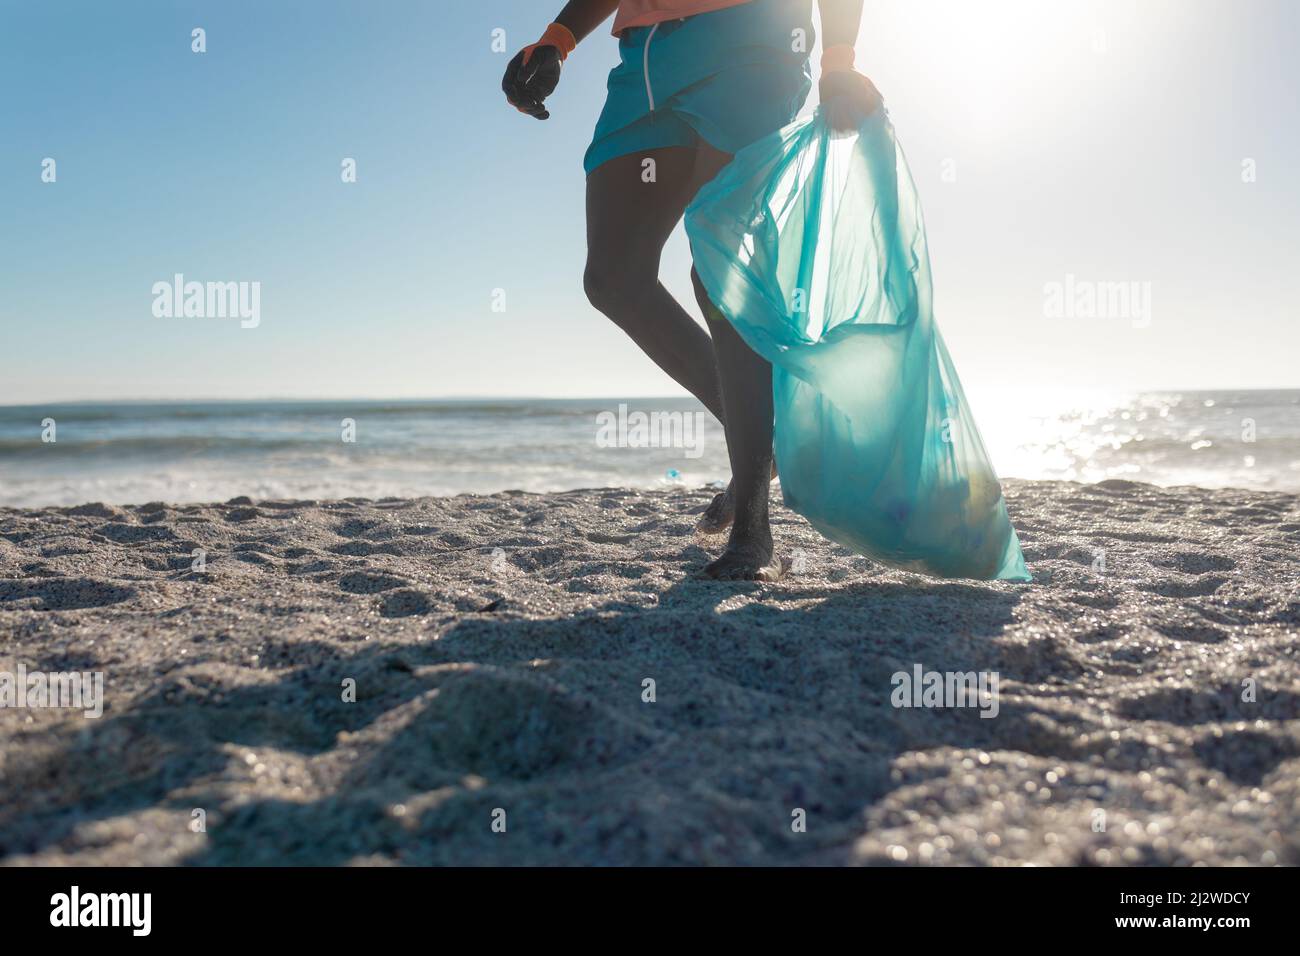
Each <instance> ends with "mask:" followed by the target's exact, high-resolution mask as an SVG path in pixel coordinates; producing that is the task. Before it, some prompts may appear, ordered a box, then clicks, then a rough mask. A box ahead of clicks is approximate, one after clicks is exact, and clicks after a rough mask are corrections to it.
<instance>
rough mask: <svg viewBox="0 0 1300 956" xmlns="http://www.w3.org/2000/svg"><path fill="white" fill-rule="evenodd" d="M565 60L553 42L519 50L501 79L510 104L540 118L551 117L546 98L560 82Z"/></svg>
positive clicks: (502, 87)
mask: <svg viewBox="0 0 1300 956" xmlns="http://www.w3.org/2000/svg"><path fill="white" fill-rule="evenodd" d="M561 62H562V61H561V57H560V51H559V49H558V48H557V47H554V46H551V45H550V44H545V45H540V46H539V45H537V44H533V45H532V46H526V47H524V48H523V49H522V50H520V51H519V52H518V53H516V54H515V58H514V59H513V60H511V61H510V65H509V66H507V67H506V75H505V76H504V77H503V78H502V80H501V89H502V90H504V91H505V94H506V99H507V100H508V101H509V102H510V105H511V106H513V107H514V108H515V109H517V110H519V112H521V113H527V114H528V115H529V116H536V117H537V118H538V119H539V120H544V119H548V118H549V117H550V115H551V114H550V112H549V111H548V110H547V109H546V107H545V106H543V105H542V102H543V101H544V100H545V99H546V98H547V97H548V96H550V95H551V94H552V93H554V92H555V87H556V84H558V83H559V82H560V63H561Z"/></svg>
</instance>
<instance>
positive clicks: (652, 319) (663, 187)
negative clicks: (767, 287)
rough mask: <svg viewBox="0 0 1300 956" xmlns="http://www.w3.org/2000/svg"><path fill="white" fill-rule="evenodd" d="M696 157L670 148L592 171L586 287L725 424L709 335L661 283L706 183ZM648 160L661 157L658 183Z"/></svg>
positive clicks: (603, 309)
mask: <svg viewBox="0 0 1300 956" xmlns="http://www.w3.org/2000/svg"><path fill="white" fill-rule="evenodd" d="M695 154H696V150H695V149H693V148H691V147H688V146H668V147H663V148H659V149H652V150H646V151H642V152H637V153H632V154H628V155H624V156H618V157H615V158H614V159H611V160H609V161H608V162H605V163H602V164H601V165H600V166H598V167H596V168H595V169H594V170H592V171H591V174H590V175H589V176H588V177H587V267H586V271H585V272H584V275H583V285H584V287H585V288H586V291H587V297H588V298H589V299H590V300H591V304H592V305H594V306H595V307H596V308H597V309H599V310H600V311H601V312H603V313H604V314H605V315H607V316H608V317H609V318H610V319H612V320H613V321H614V322H615V324H617V325H618V327H619V328H621V329H622V330H623V331H624V332H626V333H627V334H628V335H629V336H631V338H632V341H634V342H635V343H636V344H637V345H638V346H640V348H641V350H642V351H643V352H645V353H646V355H648V356H649V357H650V358H651V359H652V360H653V361H654V363H655V364H656V365H658V366H659V367H660V368H661V369H663V370H664V371H665V372H667V373H668V374H669V375H671V376H672V377H673V379H674V380H676V381H677V383H678V384H680V385H681V386H682V387H683V388H685V389H686V390H687V391H688V392H690V393H691V394H692V395H694V396H695V397H696V398H698V399H699V400H700V401H701V402H702V403H703V404H704V406H705V407H706V408H707V409H708V410H709V411H710V412H712V413H713V414H714V415H715V416H717V418H718V420H719V421H725V413H724V410H723V406H722V396H721V392H720V390H719V387H718V373H717V367H716V364H715V362H714V357H713V345H712V343H711V342H710V341H709V335H708V333H707V332H705V331H704V329H703V328H701V327H700V325H699V323H698V322H696V321H695V320H694V319H693V318H691V316H690V315H689V314H688V313H687V312H686V310H685V309H683V308H682V307H681V306H680V305H679V304H678V303H677V300H676V299H674V298H673V297H672V295H671V294H670V293H669V292H668V290H667V289H665V288H664V287H663V285H662V284H661V283H660V282H659V258H660V254H661V253H662V252H663V247H664V243H666V242H667V241H668V236H669V235H670V234H671V233H672V231H673V229H674V228H675V227H676V225H677V223H678V222H679V221H680V220H681V218H682V213H683V212H684V211H685V210H686V206H687V205H688V204H689V203H690V201H691V199H692V198H693V197H694V196H695V192H696V190H697V189H698V188H699V186H700V185H701V184H702V182H706V181H707V179H706V180H702V181H700V180H698V179H697V177H698V176H700V175H702V174H703V172H704V169H703V168H701V167H699V164H698V163H697V162H696V155H695ZM647 159H653V160H654V164H655V165H654V170H655V175H654V181H653V182H645V181H644V179H643V170H644V167H643V163H644V161H645V160H647ZM716 171H717V170H716V169H714V172H716ZM709 178H712V173H710V174H709Z"/></svg>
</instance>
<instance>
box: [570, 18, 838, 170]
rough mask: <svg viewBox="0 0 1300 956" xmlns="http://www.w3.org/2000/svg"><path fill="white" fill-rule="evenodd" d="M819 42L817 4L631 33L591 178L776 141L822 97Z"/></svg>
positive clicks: (591, 159)
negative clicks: (668, 152) (667, 157)
mask: <svg viewBox="0 0 1300 956" xmlns="http://www.w3.org/2000/svg"><path fill="white" fill-rule="evenodd" d="M799 31H802V32H799ZM813 39H814V34H813V25H812V0H750V2H748V3H742V4H739V5H738V6H734V7H726V8H724V9H722V10H715V11H712V12H710V13H700V14H696V15H695V16H693V17H684V18H682V19H680V20H668V21H665V22H663V23H657V24H654V25H653V26H648V27H633V28H631V29H628V30H624V31H623V33H622V35H621V36H620V37H619V43H618V50H619V58H620V62H619V64H618V66H616V67H614V69H613V70H611V71H610V74H609V96H608V97H607V99H606V100H605V108H604V109H603V110H602V111H601V113H600V119H598V120H597V121H596V132H595V135H594V136H593V137H592V142H591V146H589V147H588V148H587V155H586V157H585V158H584V160H583V166H584V168H585V169H586V171H587V173H588V174H590V173H591V171H592V170H593V169H595V168H596V167H597V166H599V165H600V164H601V163H604V162H606V161H608V160H611V159H613V158H614V157H616V156H623V155H626V154H628V153H639V152H642V151H644V150H648V149H656V148H658V147H662V146H698V145H699V144H700V141H701V140H703V141H704V142H706V143H708V144H709V145H710V146H713V147H715V148H717V149H720V150H722V151H723V152H726V153H735V152H737V151H739V150H740V149H741V148H742V147H744V146H748V145H749V144H750V143H752V142H754V141H755V140H758V139H762V138H763V137H764V136H766V135H768V134H769V133H774V132H776V131H777V130H779V129H780V128H781V127H783V126H785V125H787V124H788V123H790V122H791V121H792V120H793V119H794V118H795V116H796V115H797V114H798V112H799V110H800V108H801V107H802V106H803V104H804V100H806V99H807V98H808V92H809V90H811V89H812V70H811V68H810V66H809V62H808V59H809V54H808V51H809V50H811V48H812V44H813Z"/></svg>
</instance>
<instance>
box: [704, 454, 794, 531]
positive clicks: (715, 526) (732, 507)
mask: <svg viewBox="0 0 1300 956" xmlns="http://www.w3.org/2000/svg"><path fill="white" fill-rule="evenodd" d="M772 480H773V481H775V480H776V459H775V458H774V459H772ZM731 488H732V483H731V482H728V483H727V490H726V491H720V492H718V493H717V494H716V495H714V497H713V500H712V501H711V502H709V506H708V507H707V508H705V509H704V514H702V515H700V519H699V520H698V521H696V522H695V530H696V532H697V533H699V534H704V535H714V534H722V532H724V531H726V530H727V529H728V528H730V527H731V522H732V521H734V520H735V519H736V502H735V499H733V498H732V496H731Z"/></svg>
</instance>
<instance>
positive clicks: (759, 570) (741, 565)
mask: <svg viewBox="0 0 1300 956" xmlns="http://www.w3.org/2000/svg"><path fill="white" fill-rule="evenodd" d="M789 570H790V561H789V560H788V559H786V558H782V557H778V556H777V555H775V554H773V553H772V546H771V545H770V544H768V545H763V544H759V543H752V542H746V543H741V544H732V545H729V546H728V547H727V550H726V551H724V552H723V554H722V557H720V558H718V559H717V560H716V561H711V562H709V564H707V565H706V566H705V568H704V576H705V577H708V578H713V579H714V580H716V581H780V580H781V578H783V577H785V574H786V572H787V571H789Z"/></svg>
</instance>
